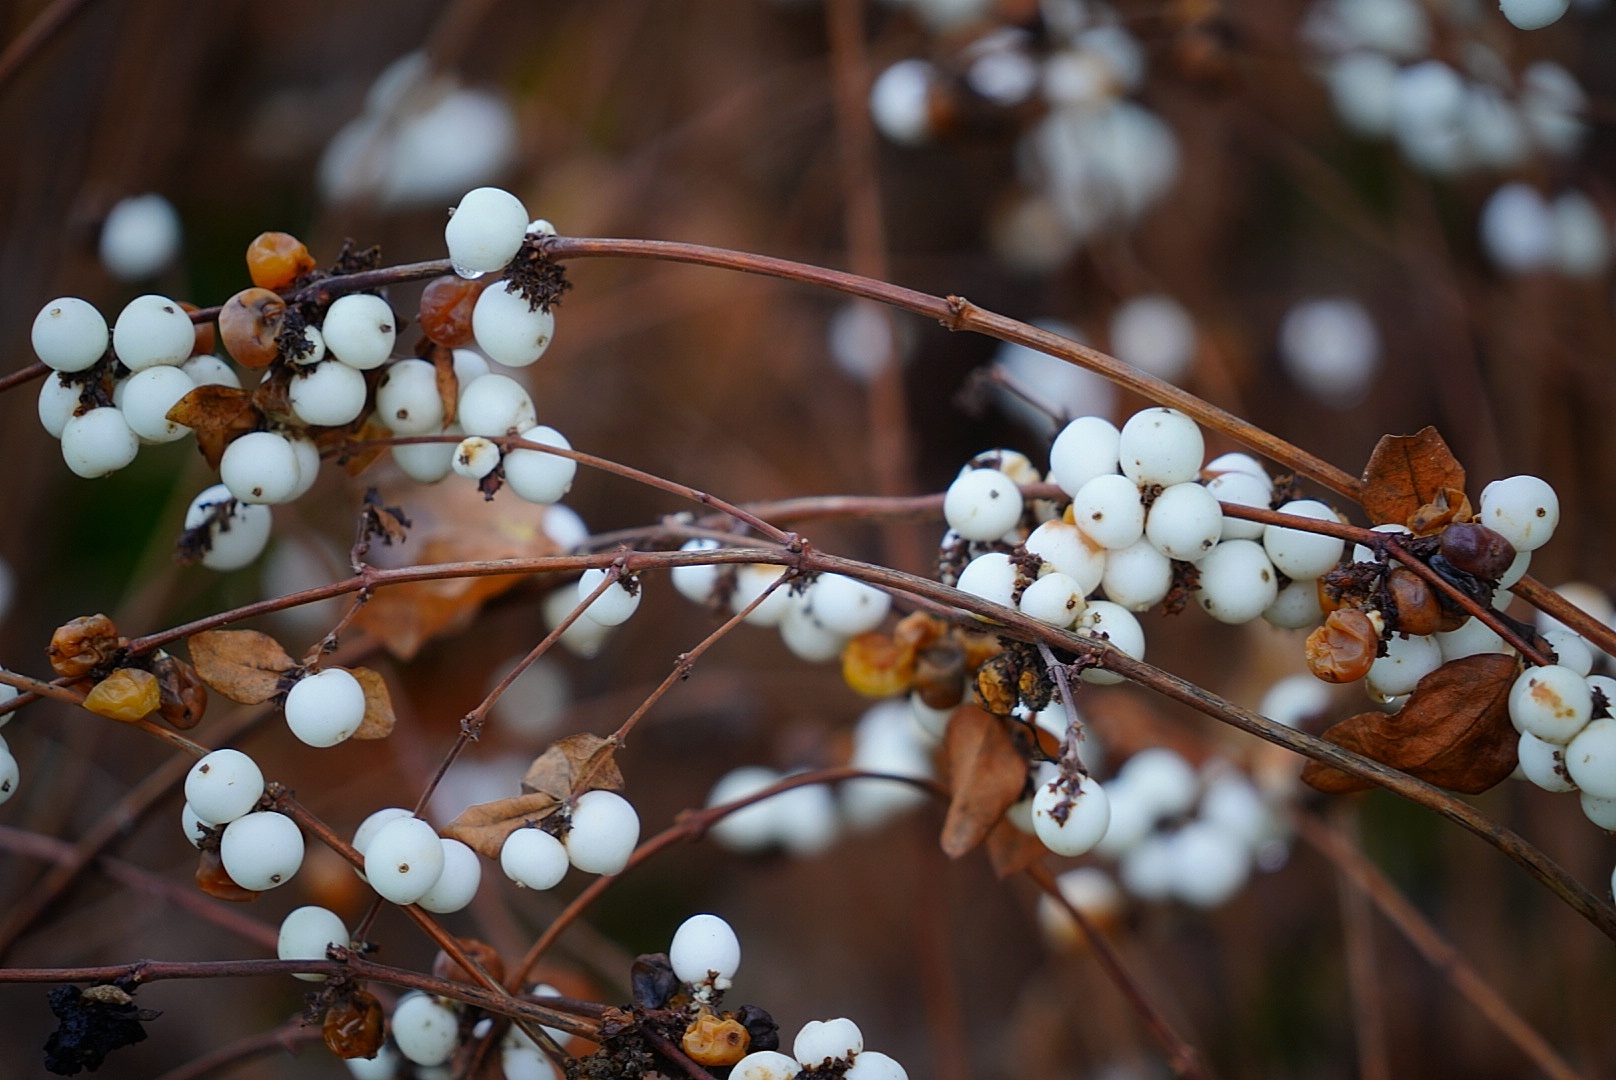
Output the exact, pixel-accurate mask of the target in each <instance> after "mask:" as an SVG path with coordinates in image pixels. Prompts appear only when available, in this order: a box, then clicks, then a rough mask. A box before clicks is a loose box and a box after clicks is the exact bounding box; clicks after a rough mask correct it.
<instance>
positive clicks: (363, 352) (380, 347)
mask: <svg viewBox="0 0 1616 1080" xmlns="http://www.w3.org/2000/svg"><path fill="white" fill-rule="evenodd" d="M320 333H321V334H322V335H323V336H324V337H325V347H326V351H328V352H329V353H330V354H331V355H332V356H334V357H336V358H337V359H338V360H341V361H342V362H343V363H344V364H347V365H348V366H349V367H352V368H358V369H359V370H360V371H369V370H370V369H371V368H378V367H381V366H382V365H383V364H385V363H387V358H388V357H389V356H391V355H392V352H393V342H394V340H395V339H396V338H397V337H398V317H397V316H395V315H394V314H393V309H392V307H391V306H389V305H388V303H387V301H386V300H383V299H382V298H381V297H379V296H376V295H374V294H372V293H349V294H348V295H347V296H339V297H337V299H335V300H333V301H332V302H331V306H330V307H329V308H327V309H326V313H325V322H323V323H321V324H320Z"/></svg>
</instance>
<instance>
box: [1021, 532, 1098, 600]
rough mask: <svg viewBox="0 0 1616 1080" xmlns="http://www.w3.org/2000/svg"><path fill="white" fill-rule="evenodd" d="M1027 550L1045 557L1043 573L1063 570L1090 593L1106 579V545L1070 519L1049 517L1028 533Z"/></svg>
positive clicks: (1084, 590) (1085, 592) (1084, 591)
mask: <svg viewBox="0 0 1616 1080" xmlns="http://www.w3.org/2000/svg"><path fill="white" fill-rule="evenodd" d="M1026 546H1027V550H1028V551H1029V552H1031V553H1032V554H1034V555H1036V556H1038V557H1039V558H1040V559H1042V560H1043V561H1044V567H1045V569H1044V571H1042V572H1044V573H1048V572H1051V571H1056V570H1058V571H1060V572H1061V573H1063V574H1066V575H1067V576H1069V577H1070V578H1071V579H1072V580H1073V581H1076V582H1077V584H1078V587H1079V588H1081V589H1082V590H1083V595H1084V596H1087V595H1088V594H1089V593H1092V592H1093V591H1094V590H1095V589H1097V588H1098V587H1099V585H1100V582H1101V581H1102V580H1103V579H1104V576H1105V568H1106V565H1107V561H1108V556H1107V553H1106V549H1105V548H1104V547H1102V546H1101V545H1100V544H1099V543H1097V542H1096V541H1094V540H1091V539H1090V538H1089V537H1088V536H1087V535H1086V534H1085V533H1084V532H1083V531H1082V530H1081V529H1079V528H1078V527H1077V526H1076V525H1073V524H1072V523H1071V522H1068V521H1061V520H1059V519H1056V520H1054V521H1046V522H1044V523H1043V524H1042V525H1040V526H1038V527H1037V528H1036V529H1034V530H1033V531H1032V532H1031V533H1030V534H1028V536H1027V545H1026Z"/></svg>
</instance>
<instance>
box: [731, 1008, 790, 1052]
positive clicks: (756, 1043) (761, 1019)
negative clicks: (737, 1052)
mask: <svg viewBox="0 0 1616 1080" xmlns="http://www.w3.org/2000/svg"><path fill="white" fill-rule="evenodd" d="M735 1019H736V1020H738V1021H740V1024H741V1026H742V1027H744V1028H745V1029H746V1033H747V1034H748V1035H750V1036H752V1041H751V1042H750V1043H749V1044H748V1048H749V1049H750V1050H751V1051H752V1052H754V1053H755V1052H757V1051H759V1050H778V1049H780V1025H779V1024H777V1023H775V1022H774V1017H772V1016H770V1015H769V1014H768V1012H767V1011H766V1010H764V1009H762V1008H759V1007H758V1006H756V1005H742V1006H741V1007H740V1008H739V1009H736V1010H735Z"/></svg>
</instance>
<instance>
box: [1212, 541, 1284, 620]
mask: <svg viewBox="0 0 1616 1080" xmlns="http://www.w3.org/2000/svg"><path fill="white" fill-rule="evenodd" d="M1196 569H1197V570H1199V571H1200V582H1199V584H1198V585H1197V586H1196V590H1195V599H1196V601H1197V602H1198V603H1199V604H1200V605H1201V610H1203V611H1205V612H1206V613H1207V614H1208V615H1210V616H1212V617H1213V618H1214V619H1216V620H1218V622H1221V623H1230V624H1233V625H1238V624H1240V623H1248V622H1251V621H1252V620H1253V619H1256V618H1258V617H1259V616H1261V615H1262V613H1263V612H1264V611H1266V610H1268V608H1269V606H1270V605H1272V604H1273V602H1274V601H1275V600H1276V599H1277V598H1278V597H1279V575H1278V574H1277V573H1276V572H1275V571H1274V566H1273V563H1271V562H1269V561H1268V555H1267V553H1266V552H1264V551H1263V547H1262V545H1261V544H1259V543H1257V542H1256V541H1254V540H1225V541H1223V543H1221V544H1219V545H1217V546H1216V547H1214V548H1213V549H1212V550H1211V551H1209V552H1207V555H1206V558H1204V559H1202V560H1201V561H1200V563H1199V564H1198V565H1197V567H1196Z"/></svg>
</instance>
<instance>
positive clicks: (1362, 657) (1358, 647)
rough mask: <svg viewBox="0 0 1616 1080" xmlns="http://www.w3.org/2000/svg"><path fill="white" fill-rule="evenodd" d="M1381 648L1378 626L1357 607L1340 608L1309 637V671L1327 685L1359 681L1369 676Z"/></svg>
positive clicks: (1307, 654)
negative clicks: (1376, 627) (1329, 683)
mask: <svg viewBox="0 0 1616 1080" xmlns="http://www.w3.org/2000/svg"><path fill="white" fill-rule="evenodd" d="M1379 648H1380V634H1379V632H1378V631H1377V630H1376V629H1375V624H1374V623H1373V622H1371V621H1370V619H1369V616H1368V615H1365V614H1364V613H1363V612H1362V611H1359V610H1358V609H1357V608H1341V609H1340V610H1339V611H1332V612H1330V614H1329V615H1328V616H1327V617H1326V618H1325V620H1324V625H1323V626H1320V627H1318V628H1317V629H1315V630H1314V631H1313V632H1312V633H1311V634H1309V635H1307V645H1306V646H1305V648H1304V652H1305V654H1306V657H1307V669H1308V670H1309V671H1311V672H1312V673H1313V674H1314V675H1315V676H1317V677H1318V678H1320V679H1323V680H1324V681H1325V682H1332V683H1345V682H1356V681H1357V680H1359V679H1361V678H1363V677H1364V676H1365V675H1367V674H1368V673H1369V665H1371V664H1373V663H1374V662H1375V653H1376V652H1377V651H1378V650H1379Z"/></svg>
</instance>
